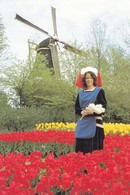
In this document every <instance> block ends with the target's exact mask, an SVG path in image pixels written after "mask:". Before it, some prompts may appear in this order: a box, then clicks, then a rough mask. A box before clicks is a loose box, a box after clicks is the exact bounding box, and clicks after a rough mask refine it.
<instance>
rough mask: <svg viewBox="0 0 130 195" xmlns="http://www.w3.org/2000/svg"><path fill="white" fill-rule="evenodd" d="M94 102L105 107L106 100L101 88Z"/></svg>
mask: <svg viewBox="0 0 130 195" xmlns="http://www.w3.org/2000/svg"><path fill="white" fill-rule="evenodd" d="M96 104H101V105H102V107H103V108H105V109H106V108H107V100H106V97H105V92H104V90H103V89H101V90H100V91H99V93H98V96H97V99H96V101H95V105H96Z"/></svg>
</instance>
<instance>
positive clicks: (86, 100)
mask: <svg viewBox="0 0 130 195" xmlns="http://www.w3.org/2000/svg"><path fill="white" fill-rule="evenodd" d="M101 85H102V83H101V78H100V74H99V72H98V70H97V69H96V68H93V67H87V68H83V69H82V70H81V72H80V74H79V75H78V78H77V81H76V86H78V87H80V88H83V89H82V90H80V91H79V93H78V95H77V98H76V102H75V113H76V115H78V121H77V125H76V129H75V138H76V143H75V152H83V154H86V153H89V152H92V151H94V150H102V149H103V142H104V137H105V135H104V128H103V120H102V115H103V114H104V112H105V109H106V105H107V101H106V98H105V92H104V90H103V89H102V88H101V87H99V86H101Z"/></svg>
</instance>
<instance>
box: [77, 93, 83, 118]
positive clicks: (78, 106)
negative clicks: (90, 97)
mask: <svg viewBox="0 0 130 195" xmlns="http://www.w3.org/2000/svg"><path fill="white" fill-rule="evenodd" d="M81 111H82V110H81V108H80V104H79V94H78V96H77V98H76V101H75V114H77V115H80V116H81Z"/></svg>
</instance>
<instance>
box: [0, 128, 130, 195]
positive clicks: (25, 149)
mask: <svg viewBox="0 0 130 195" xmlns="http://www.w3.org/2000/svg"><path fill="white" fill-rule="evenodd" d="M74 141H75V139H74V131H70V130H69V131H62V130H47V131H32V132H17V133H15V132H12V133H9V134H8V133H1V134H0V194H1V195H6V194H8V195H12V194H17V195H49V194H50V195H53V194H54V195H116V194H117V195H129V194H130V163H129V162H130V146H129V143H130V136H129V135H128V134H127V133H126V134H124V136H122V135H121V134H119V133H118V134H115V135H111V134H107V135H106V138H105V143H104V150H103V151H94V152H93V153H92V154H90V153H89V154H86V155H83V154H82V153H80V152H79V153H75V152H74ZM5 151H6V152H5ZM44 151H46V152H44ZM58 151H59V153H58V155H56V153H55V152H58ZM63 154H64V155H63Z"/></svg>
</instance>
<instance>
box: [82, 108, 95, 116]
mask: <svg viewBox="0 0 130 195" xmlns="http://www.w3.org/2000/svg"><path fill="white" fill-rule="evenodd" d="M91 114H93V110H92V109H91V108H87V109H86V110H82V112H81V115H82V116H87V115H91Z"/></svg>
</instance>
